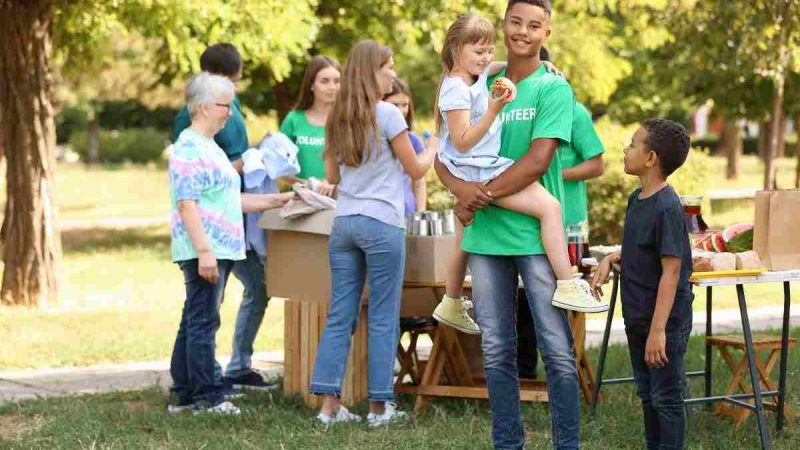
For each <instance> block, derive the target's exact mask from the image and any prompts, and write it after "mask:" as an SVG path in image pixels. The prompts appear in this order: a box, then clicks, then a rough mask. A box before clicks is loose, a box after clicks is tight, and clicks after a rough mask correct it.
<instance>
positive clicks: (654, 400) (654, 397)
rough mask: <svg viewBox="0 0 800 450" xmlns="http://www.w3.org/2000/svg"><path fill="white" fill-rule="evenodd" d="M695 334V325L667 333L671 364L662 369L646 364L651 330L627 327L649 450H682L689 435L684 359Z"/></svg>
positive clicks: (668, 353) (667, 347) (667, 348)
mask: <svg viewBox="0 0 800 450" xmlns="http://www.w3.org/2000/svg"><path fill="white" fill-rule="evenodd" d="M691 331H692V321H691V319H690V320H689V321H688V325H684V326H683V327H682V328H681V329H679V330H675V331H667V332H666V338H667V344H666V353H667V359H669V363H667V364H666V365H665V366H664V367H661V368H660V369H655V368H652V367H649V366H648V365H647V364H646V363H645V362H644V355H645V348H646V346H647V336H648V334H649V332H650V330H649V328H641V327H639V328H637V327H626V328H625V332H626V334H627V335H628V349H629V352H630V355H631V366H632V367H633V376H634V378H635V379H636V394H637V395H638V396H639V397H640V398H641V399H642V411H643V413H644V433H645V438H646V439H647V448H648V450H673V449H682V448H683V446H684V440H685V435H686V413H685V409H684V405H683V400H684V396H683V393H684V388H685V386H686V370H685V368H684V356H685V355H686V345H687V343H688V341H689V335H690V334H691Z"/></svg>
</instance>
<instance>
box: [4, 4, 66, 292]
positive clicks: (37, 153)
mask: <svg viewBox="0 0 800 450" xmlns="http://www.w3.org/2000/svg"><path fill="white" fill-rule="evenodd" d="M52 15H53V2H52V0H0V42H2V43H3V44H2V45H0V110H2V111H3V112H4V116H5V117H6V118H7V120H6V121H5V122H4V123H3V125H2V127H3V128H2V130H0V134H2V135H3V136H4V138H5V145H6V149H7V152H6V162H7V171H6V187H7V189H6V192H7V199H6V207H5V218H4V221H3V228H2V240H3V242H4V246H3V253H2V256H3V261H4V262H5V265H4V269H3V285H2V289H0V302H2V303H3V304H13V305H27V306H36V305H43V304H45V303H46V302H48V301H53V300H55V299H56V297H57V293H58V291H57V289H58V282H57V281H58V277H57V273H58V268H59V264H60V260H61V235H60V233H59V231H58V228H57V223H56V207H55V204H54V202H53V191H54V178H55V173H54V170H55V153H56V152H55V149H56V147H55V141H56V139H55V138H56V134H55V125H54V122H53V111H52V106H51V104H50V94H51V82H52V78H51V73H50V62H51V51H52V48H51V36H50V24H51V20H52Z"/></svg>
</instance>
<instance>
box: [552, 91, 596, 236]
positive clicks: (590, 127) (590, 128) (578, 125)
mask: <svg viewBox="0 0 800 450" xmlns="http://www.w3.org/2000/svg"><path fill="white" fill-rule="evenodd" d="M603 151H604V149H603V143H602V142H600V137H599V136H597V132H596V131H595V129H594V123H592V115H591V114H589V111H588V110H587V109H586V107H585V106H583V105H582V104H580V103H577V102H576V103H575V114H574V116H573V118H572V143H571V145H569V146H563V147H560V148H559V157H560V158H561V167H562V168H564V169H568V168H570V167H575V166H577V165H578V164H580V163H582V162H584V161H588V160H590V159H592V158H594V157H595V156H597V155H600V154H602V153H603ZM562 205H563V211H564V212H563V214H564V222H565V223H566V224H567V225H577V224H578V223H580V222H583V221H585V220H586V219H587V217H588V213H587V209H588V208H587V204H586V181H585V180H581V181H564V203H563V204H562Z"/></svg>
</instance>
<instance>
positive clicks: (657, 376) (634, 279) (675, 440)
mask: <svg viewBox="0 0 800 450" xmlns="http://www.w3.org/2000/svg"><path fill="white" fill-rule="evenodd" d="M688 153H689V135H688V133H687V132H686V129H685V128H684V127H683V126H681V125H680V124H678V123H675V122H672V121H670V120H665V119H650V120H647V121H645V122H644V123H642V126H641V127H639V129H638V130H636V133H634V135H633V139H632V141H631V144H630V145H629V146H628V148H626V149H625V173H627V174H629V175H636V176H638V177H639V180H640V183H641V187H640V188H638V189H636V190H635V191H633V193H632V194H631V195H630V197H629V198H628V209H627V211H626V213H625V228H624V232H623V238H622V250H621V252H617V253H615V254H613V255H610V256H608V257H606V258H605V259H604V260H603V261H602V262H601V264H600V267H599V268H598V270H597V272H596V273H595V276H594V278H593V280H592V286H593V287H594V288H597V289H599V286H600V284H602V283H604V282H605V281H606V279H607V278H608V274H609V272H610V270H611V266H612V265H613V264H614V263H620V264H621V266H622V276H621V290H622V315H623V317H624V319H625V332H626V334H627V336H628V347H629V350H630V356H631V365H632V366H633V375H634V378H635V379H636V384H637V390H636V391H637V395H639V397H641V399H642V409H643V412H644V428H645V438H646V440H647V448H648V449H666V448H669V449H679V448H683V445H684V435H685V431H686V417H685V415H684V408H683V387H684V383H685V371H684V366H683V360H684V354H685V353H686V344H687V341H688V339H689V334H690V332H691V330H692V300H693V299H694V295H693V294H692V291H691V287H690V285H689V276H690V275H691V273H692V253H691V247H690V245H689V236H688V230H687V228H686V223H685V222H684V219H683V210H682V208H681V204H680V199H679V198H678V195H677V194H676V193H675V190H674V189H673V188H672V186H670V185H669V184H667V177H669V176H670V175H671V174H672V173H673V172H674V171H675V170H676V169H678V168H679V167H680V166H681V165H683V163H684V162H685V161H686V157H687V155H688Z"/></svg>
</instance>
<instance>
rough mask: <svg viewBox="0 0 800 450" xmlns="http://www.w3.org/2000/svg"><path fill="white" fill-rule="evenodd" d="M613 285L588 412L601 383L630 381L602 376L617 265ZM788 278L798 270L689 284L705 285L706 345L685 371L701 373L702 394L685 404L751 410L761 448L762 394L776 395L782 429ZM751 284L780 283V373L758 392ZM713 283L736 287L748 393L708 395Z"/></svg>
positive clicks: (765, 441)
mask: <svg viewBox="0 0 800 450" xmlns="http://www.w3.org/2000/svg"><path fill="white" fill-rule="evenodd" d="M614 272H615V276H614V284H613V288H612V290H611V302H610V304H609V310H608V319H607V320H606V328H605V333H604V335H603V344H602V346H601V347H600V361H599V363H598V367H597V383H596V384H595V386H594V392H593V394H592V405H591V410H590V411H591V412H592V413H593V412H594V410H595V408H596V405H597V400H598V397H599V395H600V388H601V387H602V386H603V384H616V383H628V382H633V381H634V380H633V378H631V377H628V378H614V379H608V380H604V379H603V368H604V366H605V358H606V351H607V350H608V338H609V335H610V331H611V321H612V320H613V318H614V308H615V306H616V303H617V293H618V292H619V279H620V276H618V275H617V274H619V272H620V270H619V266H616V267H615V268H614ZM791 281H800V270H788V271H780V272H766V273H764V274H762V275H754V276H742V277H720V278H707V279H702V280H696V281H692V285H693V286H697V287H705V288H706V330H705V331H706V333H705V336H706V348H705V366H704V368H703V370H700V371H694V372H687V373H686V375H687V376H702V377H703V378H704V380H705V383H704V395H703V396H702V397H697V398H689V399H686V400H684V402H685V403H686V404H687V405H691V404H695V403H713V402H720V401H721V402H726V403H730V404H733V405H736V406H741V407H743V408H748V409H750V410H753V411H755V413H756V416H757V417H758V431H759V435H760V437H761V448H762V449H765V450H766V449H768V448H770V443H769V436H768V435H767V423H766V419H765V417H764V401H763V397H778V404H777V408H776V409H777V417H776V420H775V422H776V428H777V430H778V432H779V433H780V432H781V430H782V428H783V422H784V413H785V402H786V370H787V358H788V351H789V345H788V343H789V314H790V309H791V293H790V290H789V283H790V282H791ZM755 283H782V284H783V324H782V329H781V351H780V353H781V357H780V358H781V362H780V375H779V377H780V378H779V381H778V389H776V390H769V391H764V392H762V390H761V383H760V382H759V374H758V373H757V371H758V367H757V364H756V354H755V352H756V350H755V348H754V345H753V334H752V332H751V330H750V316H749V315H748V313H747V300H746V298H745V295H744V285H746V284H755ZM715 286H736V294H737V297H738V300H739V313H740V315H741V319H742V332H743V334H744V341H745V349H746V353H747V362H748V369H749V375H750V381H751V387H752V393H746V394H736V395H717V396H714V395H712V389H711V388H712V379H711V373H712V372H711V368H712V366H711V351H712V345H711V341H710V338H711V337H712V321H711V319H712V317H711V311H712V304H713V303H712V288H713V287H715ZM751 399H752V400H753V401H754V403H753V404H750V403H747V402H746V400H751Z"/></svg>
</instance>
